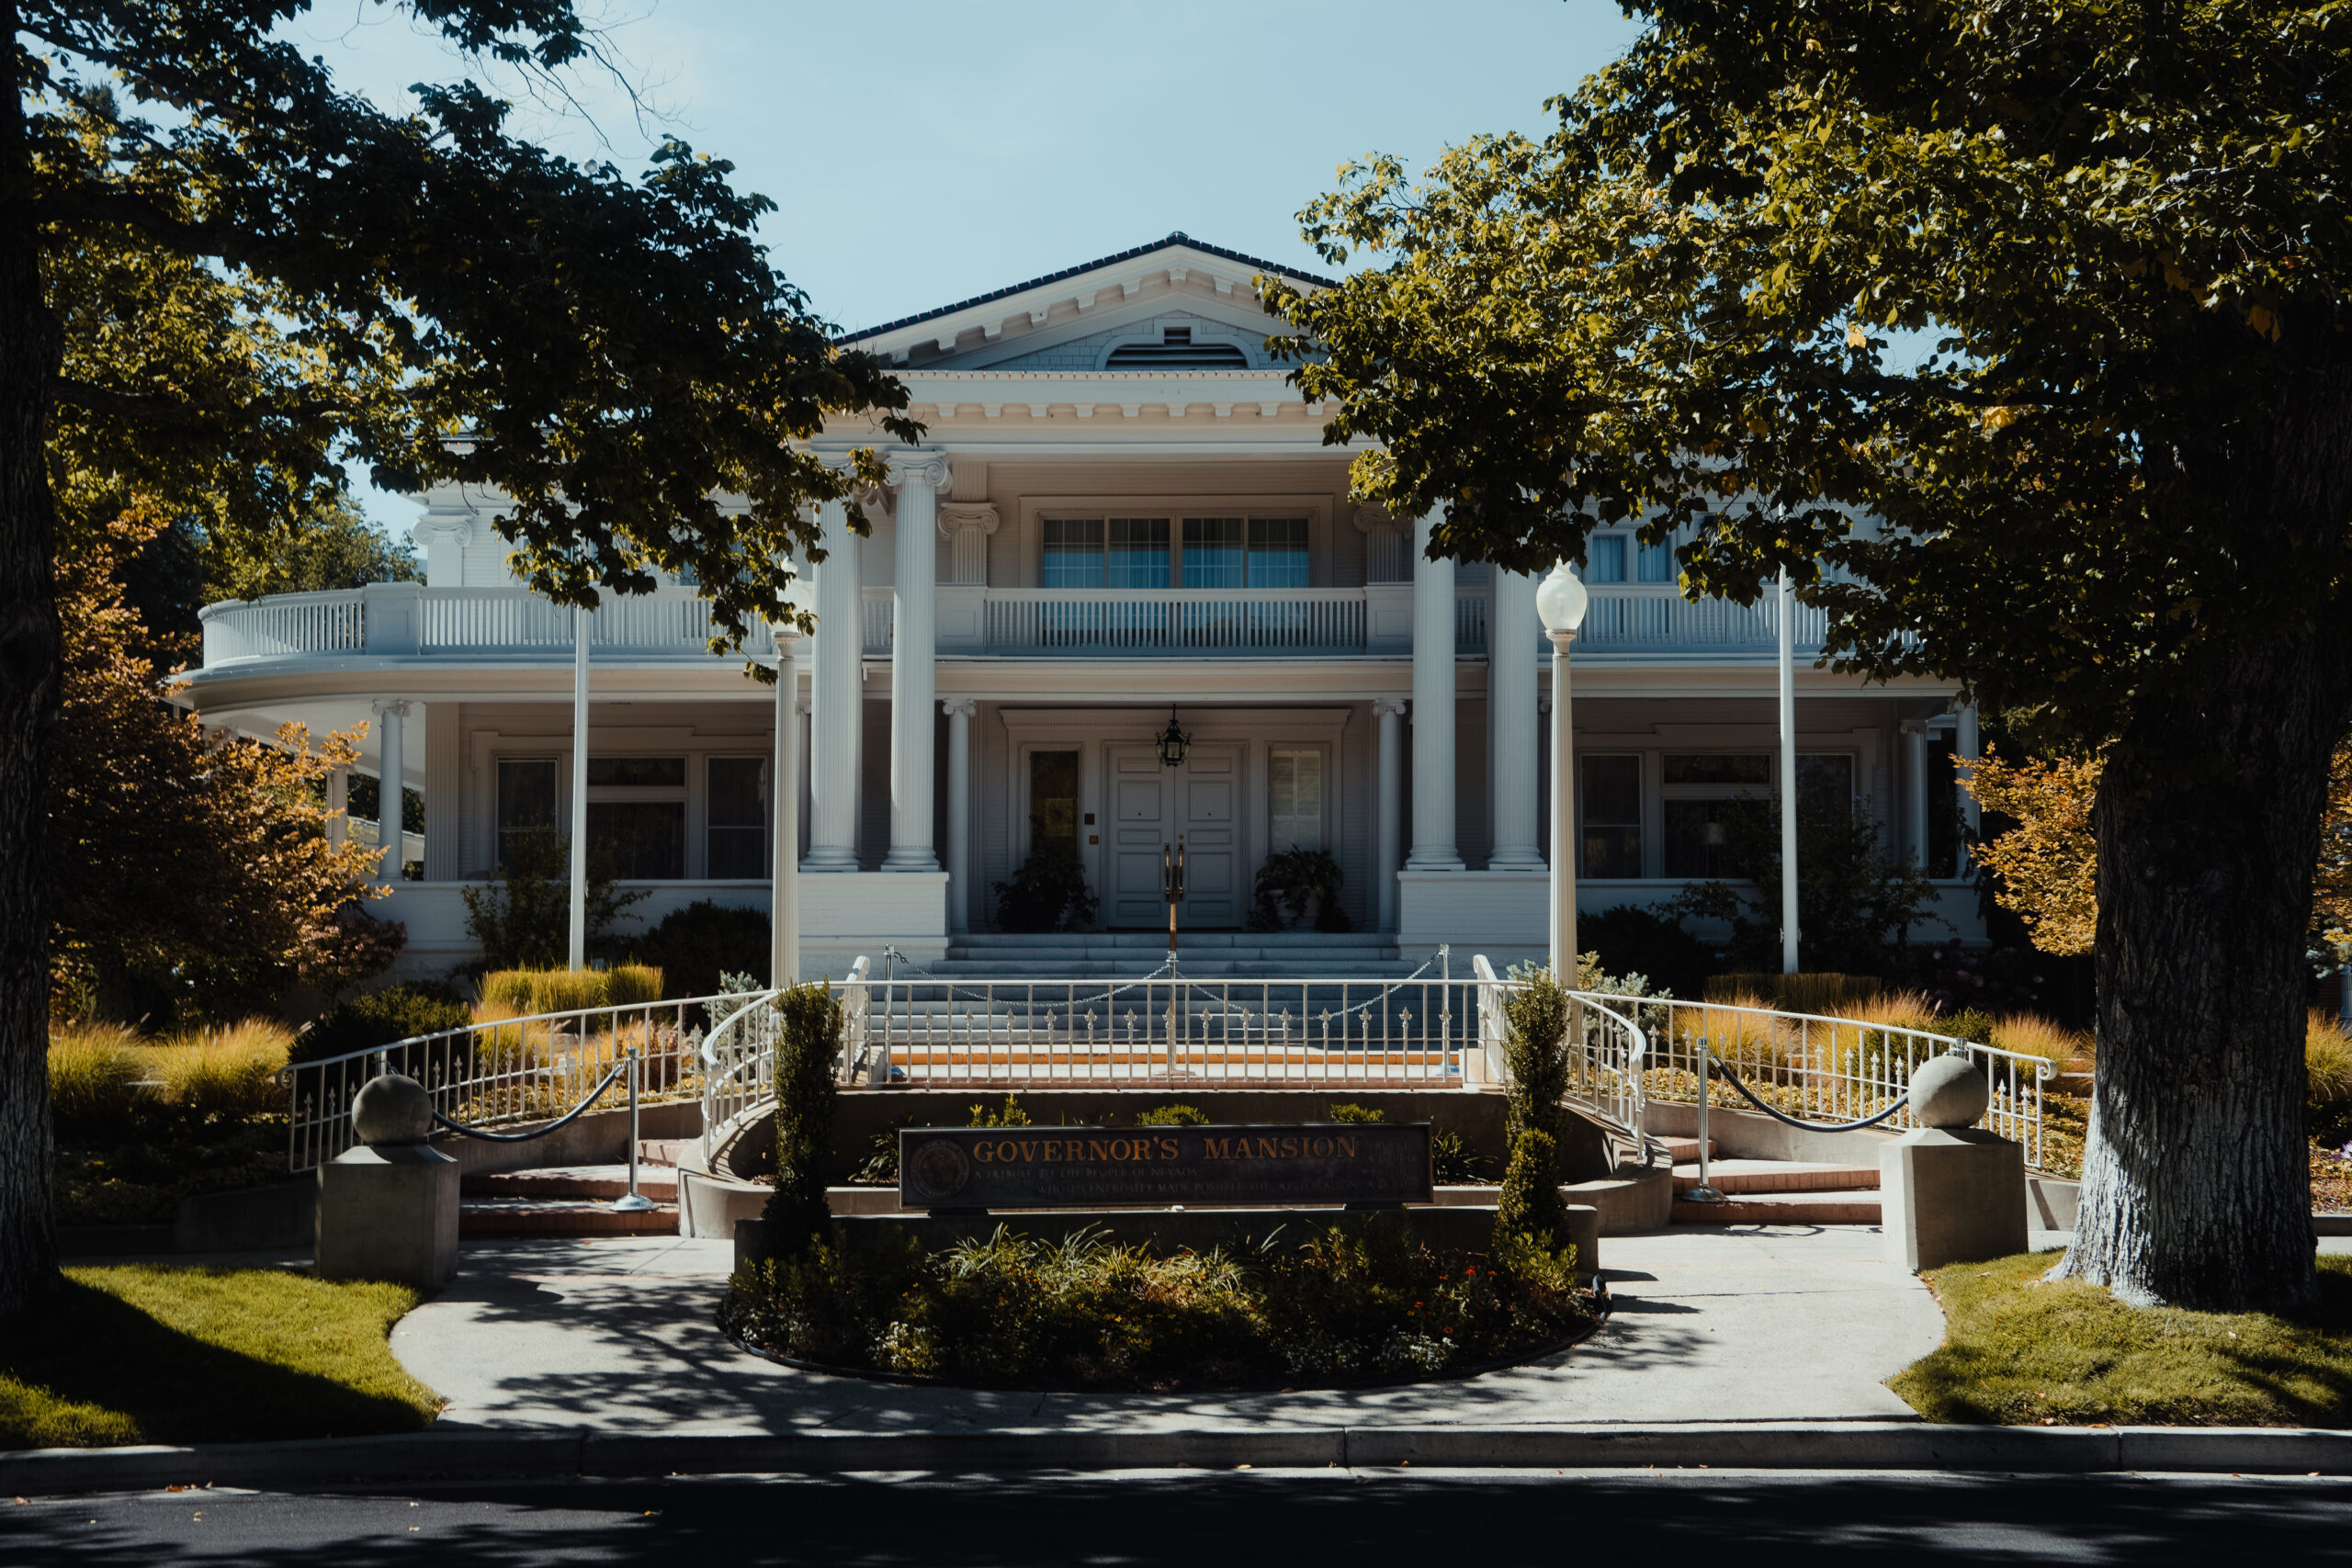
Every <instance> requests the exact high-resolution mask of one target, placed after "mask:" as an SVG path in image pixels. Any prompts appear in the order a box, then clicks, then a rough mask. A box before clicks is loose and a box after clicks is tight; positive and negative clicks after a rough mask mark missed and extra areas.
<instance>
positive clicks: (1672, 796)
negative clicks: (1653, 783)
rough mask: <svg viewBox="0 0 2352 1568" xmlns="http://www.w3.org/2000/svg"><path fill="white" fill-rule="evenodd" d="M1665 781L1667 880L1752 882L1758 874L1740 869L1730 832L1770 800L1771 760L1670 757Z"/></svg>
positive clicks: (1702, 754) (1765, 756)
mask: <svg viewBox="0 0 2352 1568" xmlns="http://www.w3.org/2000/svg"><path fill="white" fill-rule="evenodd" d="M1663 776H1664V782H1665V785H1666V798H1665V800H1664V801H1663V802H1662V803H1661V809H1660V812H1659V817H1660V821H1661V826H1662V827H1663V828H1664V829H1665V833H1664V843H1663V846H1662V847H1663V849H1664V850H1665V859H1666V874H1667V875H1668V876H1697V877H1746V876H1753V875H1754V874H1756V872H1755V868H1754V867H1753V866H1751V865H1747V864H1745V863H1742V861H1741V858H1740V856H1739V852H1738V851H1737V849H1736V846H1735V845H1734V843H1733V837H1734V835H1733V831H1732V827H1733V823H1734V822H1735V820H1736V818H1739V817H1740V816H1741V814H1742V813H1744V812H1749V811H1753V810H1755V809H1757V802H1758V799H1759V798H1763V797H1769V796H1770V795H1771V793H1772V758H1771V756H1770V753H1757V752H1744V753H1726V752H1710V751H1697V752H1671V751H1669V752H1668V753H1667V755H1666V758H1665V768H1664V775H1663Z"/></svg>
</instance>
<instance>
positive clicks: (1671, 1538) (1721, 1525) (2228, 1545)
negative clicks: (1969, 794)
mask: <svg viewBox="0 0 2352 1568" xmlns="http://www.w3.org/2000/svg"><path fill="white" fill-rule="evenodd" d="M0 1509H5V1511H0V1562H5V1563H6V1564H8V1565H9V1568H47V1565H49V1564H51V1563H56V1564H70V1565H73V1568H97V1565H101V1564H122V1565H125V1568H153V1565H156V1564H164V1563H183V1562H188V1563H236V1564H240V1565H243V1564H254V1565H258V1568H274V1565H277V1564H295V1563H301V1564H306V1565H309V1564H318V1563H328V1564H333V1565H334V1568H372V1565H374V1564H379V1563H403V1564H407V1563H419V1564H422V1563H433V1564H435V1565H436V1568H437V1565H441V1564H498V1565H500V1568H505V1565H509V1564H514V1565H520V1564H526V1563H530V1564H536V1563H549V1564H555V1563H562V1564H577V1563H644V1564H662V1565H665V1568H666V1565H670V1564H699V1563H711V1564H717V1565H721V1568H742V1565H747V1564H752V1563H824V1564H829V1565H845V1564H865V1563H873V1564H890V1565H894V1568H895V1565H899V1564H921V1565H922V1568H944V1565H949V1564H991V1565H993V1564H1007V1565H1012V1564H1018V1565H1023V1568H1026V1565H1030V1564H1061V1563H1072V1564H1077V1563H1086V1564H1110V1565H1123V1564H1142V1563H1182V1564H1185V1565H1186V1568H1203V1565H1205V1564H1215V1565H1216V1568H1233V1565H1238V1564H1244V1563H1256V1562H1280V1563H1283V1564H1285V1565H1295V1568H1322V1565H1324V1564H1340V1563H1344V1564H1350V1565H1353V1564H1368V1563H1388V1562H1409V1563H1414V1564H1417V1565H1418V1568H1446V1565H1448V1564H1453V1563H1460V1562H1478V1563H1488V1564H1494V1565H1496V1568H1515V1565H1517V1564H1520V1563H1528V1562H1543V1563H1550V1562H1561V1563H1584V1562H1626V1561H1635V1560H1638V1559H1634V1558H1630V1557H1628V1556H1627V1555H1625V1554H1628V1553H1647V1554H1663V1555H1662V1556H1657V1555H1654V1556H1653V1560H1655V1561H1659V1562H1720V1561H1730V1562H1738V1563H1741V1564H1743V1565H1745V1564H1753V1563H1770V1562H1798V1561H1800V1560H1802V1561H1803V1562H1806V1563H1808V1564H1819V1563H1838V1562H1904V1563H1905V1564H1906V1568H1907V1565H1909V1564H1940V1563H1962V1562H1967V1563H1982V1562H1988V1561H2002V1560H2007V1561H2010V1562H2117V1563H2123V1562H2129V1563H2132V1564H2135V1565H2138V1564H2148V1563H2158V1562H2201V1563H2209V1564H2210V1563H2211V1562H2213V1561H2215V1560H2217V1559H2226V1558H2227V1557H2230V1556H2234V1555H2239V1554H2243V1553H2245V1552H2247V1551H2259V1552H2261V1553H2262V1554H2264V1556H2266V1557H2269V1556H2271V1555H2272V1554H2274V1553H2276V1554H2278V1557H2277V1559H2276V1560H2278V1561H2282V1562H2295V1563H2298V1564H2312V1563H2324V1562H2352V1481H2347V1480H2345V1479H2341V1478H2335V1479H2256V1478H2247V1479H2245V1480H2238V1479H2234V1478H2229V1477H2220V1476H2115V1477H2044V1476H2027V1477H2019V1476H2006V1475H1996V1476H1985V1475H1923V1474H1914V1473H1899V1474H1856V1473H1851V1472H1839V1473H1813V1472H1805V1473H1794V1472H1691V1471H1680V1472H1601V1473H1598V1474H1592V1473H1585V1474H1576V1473H1570V1474H1562V1473H1559V1472H1541V1473H1528V1472H1496V1471H1478V1472H1423V1473H1420V1474H1412V1473H1408V1472H1400V1471H1381V1472H1365V1471H1356V1472H1340V1471H1312V1472H1276V1471H1264V1472H1250V1473H1246V1474H1243V1473H1234V1472H1189V1471H1180V1472H1136V1473H1130V1474H1124V1475H1115V1476H1084V1477H1040V1476H1031V1475H1023V1476H1017V1477H986V1476H953V1477H930V1476H923V1477H889V1476H856V1477H840V1478H825V1479H734V1478H724V1479H702V1480H679V1481H645V1482H632V1481H620V1482H612V1481H574V1482H566V1483H530V1484H521V1483H516V1484H504V1485H496V1484H476V1485H465V1484H449V1485H436V1486H431V1487H421V1488H407V1489H386V1490H383V1491H377V1492H354V1491H341V1492H323V1493H311V1494H289V1493H252V1492H232V1491H226V1490H197V1491H186V1492H176V1493H142V1494H128V1495H107V1496H94V1497H82V1498H31V1499H23V1498H19V1499H17V1500H15V1501H14V1502H12V1503H6V1504H0ZM1702 1552H1703V1553H1704V1554H1705V1555H1703V1556H1702V1555H1701V1553H1702Z"/></svg>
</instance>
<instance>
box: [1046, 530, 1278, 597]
mask: <svg viewBox="0 0 2352 1568" xmlns="http://www.w3.org/2000/svg"><path fill="white" fill-rule="evenodd" d="M1044 545H1045V552H1044V557H1043V559H1042V560H1041V562H1040V568H1039V572H1038V576H1039V580H1040V582H1041V584H1042V586H1044V587H1046V588H1171V587H1176V586H1179V585H1180V584H1181V585H1182V587H1185V588H1304V587H1306V585H1307V563H1306V518H1304V517H1187V518H1185V519H1183V522H1182V526H1181V527H1173V526H1171V523H1170V519H1169V518H1166V517H1048V518H1046V519H1045V538H1044Z"/></svg>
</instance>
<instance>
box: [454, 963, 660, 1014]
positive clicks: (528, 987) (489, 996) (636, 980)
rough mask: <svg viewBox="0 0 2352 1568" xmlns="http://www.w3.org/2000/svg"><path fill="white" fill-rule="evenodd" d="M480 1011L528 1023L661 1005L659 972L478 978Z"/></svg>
mask: <svg viewBox="0 0 2352 1568" xmlns="http://www.w3.org/2000/svg"><path fill="white" fill-rule="evenodd" d="M481 999H482V1007H483V1009H484V1010H486V1011H487V1012H489V1013H490V1014H491V1015H492V1017H497V1018H530V1017H536V1016H537V1015H538V1014H540V1013H549V1012H573V1011H577V1010H582V1009H584V1008H602V1007H634V1006H638V1005H639V1004H643V1003H650V1002H658V1001H660V1000H661V999H662V971H661V970H659V969H654V968H650V967H648V966H647V965H645V964H616V965H614V966H613V967H612V968H610V969H501V970H494V971H492V973H490V974H488V975H484V976H482V977H481Z"/></svg>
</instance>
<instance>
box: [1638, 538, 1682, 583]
mask: <svg viewBox="0 0 2352 1568" xmlns="http://www.w3.org/2000/svg"><path fill="white" fill-rule="evenodd" d="M1681 575H1682V573H1681V570H1680V569H1679V568H1678V567H1677V566H1676V565H1675V564H1674V547H1673V545H1671V544H1664V545H1644V546H1643V547H1642V558H1641V577H1642V581H1644V582H1672V581H1675V580H1676V579H1677V578H1679V577H1680V576H1681Z"/></svg>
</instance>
